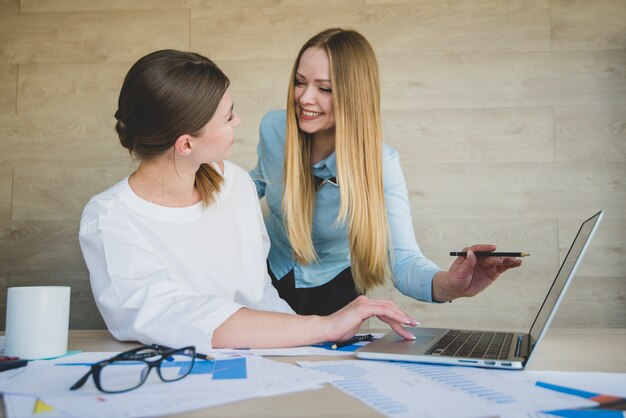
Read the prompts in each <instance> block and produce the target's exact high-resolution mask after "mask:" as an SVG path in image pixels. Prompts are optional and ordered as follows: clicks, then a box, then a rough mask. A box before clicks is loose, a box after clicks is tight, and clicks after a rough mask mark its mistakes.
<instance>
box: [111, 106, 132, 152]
mask: <svg viewBox="0 0 626 418" xmlns="http://www.w3.org/2000/svg"><path fill="white" fill-rule="evenodd" d="M115 119H117V123H116V124H115V130H116V131H117V135H118V136H119V138H120V143H121V144H122V146H123V147H124V148H126V149H128V150H129V151H132V150H133V146H134V142H135V141H134V139H133V135H132V132H131V130H130V128H129V127H128V126H127V125H126V123H125V122H124V121H123V120H122V118H121V117H120V111H119V110H117V111H116V112H115Z"/></svg>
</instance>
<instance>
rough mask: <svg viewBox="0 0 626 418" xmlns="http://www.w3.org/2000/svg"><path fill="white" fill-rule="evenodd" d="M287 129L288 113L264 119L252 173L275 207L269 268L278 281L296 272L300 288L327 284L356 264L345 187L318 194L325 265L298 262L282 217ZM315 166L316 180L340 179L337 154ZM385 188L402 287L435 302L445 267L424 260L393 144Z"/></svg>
mask: <svg viewBox="0 0 626 418" xmlns="http://www.w3.org/2000/svg"><path fill="white" fill-rule="evenodd" d="M285 127H286V122H285V111H284V110H274V111H271V112H268V113H267V114H266V115H265V116H264V117H263V120H262V121H261V128H260V136H261V138H260V142H259V145H258V147H257V154H258V162H257V165H256V167H255V168H254V170H252V171H251V172H250V175H251V176H252V179H253V180H254V182H255V184H256V187H257V192H258V195H259V198H262V197H263V196H265V199H266V200H267V205H268V207H269V212H268V213H267V214H266V216H265V225H266V227H267V232H268V234H269V236H270V240H271V248H270V253H269V264H270V268H271V269H272V272H274V274H275V275H276V277H278V278H282V277H284V276H285V275H286V274H287V273H288V272H289V271H290V270H292V269H293V270H294V275H295V285H296V287H298V288H303V287H316V286H321V285H323V284H325V283H327V282H329V281H330V280H332V279H333V278H334V277H335V276H337V274H339V273H340V272H341V271H342V270H344V269H346V268H347V267H349V266H350V247H349V244H348V234H347V227H346V225H345V224H338V223H337V215H338V214H339V202H340V197H339V189H338V188H337V187H335V186H333V185H330V184H326V185H324V186H322V187H321V188H320V189H319V190H318V191H317V192H316V194H315V210H314V214H313V231H312V238H313V245H314V247H315V251H316V252H317V255H318V258H319V263H316V264H309V265H300V264H298V263H297V262H296V261H295V259H294V257H293V251H292V248H291V244H290V243H289V239H288V237H287V231H286V229H285V226H284V223H283V216H282V196H283V162H284V158H285ZM312 167H313V174H314V175H315V176H318V177H321V178H329V177H336V176H337V167H336V157H335V153H332V154H331V155H330V156H328V157H327V158H326V159H325V160H322V161H320V162H318V163H316V164H314V165H313V166H312ZM383 184H384V193H385V205H386V209H387V221H388V222H389V230H390V235H391V242H392V249H391V254H390V260H391V267H392V274H393V280H394V282H395V285H396V288H397V289H398V290H399V291H400V292H402V293H403V294H405V295H407V296H410V297H412V298H415V299H419V300H423V301H427V302H431V301H432V279H433V276H434V275H435V273H437V272H438V271H440V269H439V267H437V266H436V265H435V264H434V263H433V262H432V261H430V260H429V259H427V258H426V257H424V255H423V254H422V252H421V250H420V248H419V246H418V245H417V242H416V240H415V232H414V231H413V221H412V218H411V207H410V205H409V198H408V193H407V189H406V183H405V181H404V175H403V174H402V168H401V167H400V157H399V155H398V153H397V152H396V151H395V150H394V149H393V148H391V147H389V146H387V145H383ZM339 187H341V185H339Z"/></svg>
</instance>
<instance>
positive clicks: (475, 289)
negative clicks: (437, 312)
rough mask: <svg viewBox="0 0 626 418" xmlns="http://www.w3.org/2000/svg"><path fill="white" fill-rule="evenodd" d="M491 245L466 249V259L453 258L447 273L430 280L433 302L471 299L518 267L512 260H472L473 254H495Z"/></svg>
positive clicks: (502, 258)
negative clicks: (475, 252) (431, 282)
mask: <svg viewBox="0 0 626 418" xmlns="http://www.w3.org/2000/svg"><path fill="white" fill-rule="evenodd" d="M495 249H496V246H495V245H489V244H477V245H472V246H471V247H469V248H464V249H463V251H467V256H466V257H457V259H456V260H454V262H453V263H452V265H451V266H450V269H449V270H448V271H442V272H439V273H437V274H436V275H435V278H434V279H433V300H435V301H437V302H447V301H450V300H453V299H456V298H459V297H467V296H474V295H477V294H478V293H480V292H482V291H483V290H484V289H485V288H486V287H488V286H489V285H490V284H491V283H493V282H494V281H495V280H496V279H497V278H498V277H499V276H500V275H501V274H502V273H504V272H505V271H507V270H508V269H510V268H515V267H519V266H521V265H522V260H520V259H519V258H515V257H476V255H475V254H474V251H484V252H491V251H495Z"/></svg>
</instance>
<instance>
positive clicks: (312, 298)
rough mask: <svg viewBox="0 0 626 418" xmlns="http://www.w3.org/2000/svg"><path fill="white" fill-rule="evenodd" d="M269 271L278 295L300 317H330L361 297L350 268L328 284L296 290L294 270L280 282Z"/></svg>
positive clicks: (270, 270)
mask: <svg viewBox="0 0 626 418" xmlns="http://www.w3.org/2000/svg"><path fill="white" fill-rule="evenodd" d="M267 270H268V272H269V274H270V277H271V278H272V284H273V285H274V287H275V288H276V290H278V295H279V296H280V297H281V298H282V299H284V300H285V301H286V302H287V303H288V304H289V306H291V309H293V310H294V311H295V312H296V313H297V314H299V315H324V316H325V315H330V314H332V313H335V312H336V311H338V310H339V309H341V308H343V307H344V306H346V305H347V304H348V303H350V302H352V301H353V300H354V299H356V298H357V297H358V296H359V293H358V292H357V291H356V288H355V287H354V278H353V277H352V270H351V269H350V267H348V268H347V269H345V270H343V271H342V272H341V273H339V274H338V275H337V276H336V277H335V278H334V279H332V280H331V281H329V282H328V283H325V284H323V285H321V286H317V287H303V288H296V286H295V277H294V273H293V270H291V271H290V272H289V273H287V274H286V275H285V277H283V278H282V279H280V280H278V279H276V276H274V273H272V269H270V268H269V266H268V268H267Z"/></svg>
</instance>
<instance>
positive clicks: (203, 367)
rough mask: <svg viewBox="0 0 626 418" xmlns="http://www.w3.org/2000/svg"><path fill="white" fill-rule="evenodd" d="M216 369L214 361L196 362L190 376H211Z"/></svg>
mask: <svg viewBox="0 0 626 418" xmlns="http://www.w3.org/2000/svg"><path fill="white" fill-rule="evenodd" d="M214 368H215V361H214V360H196V361H195V362H194V363H193V369H191V373H190V374H211V373H213V369H214Z"/></svg>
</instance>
